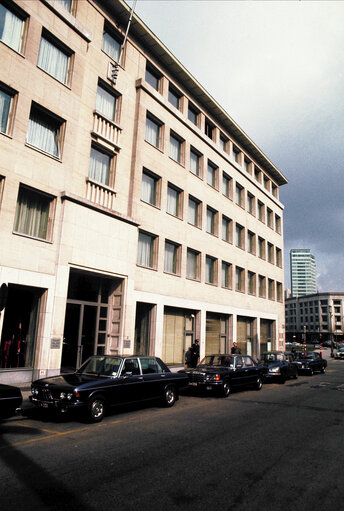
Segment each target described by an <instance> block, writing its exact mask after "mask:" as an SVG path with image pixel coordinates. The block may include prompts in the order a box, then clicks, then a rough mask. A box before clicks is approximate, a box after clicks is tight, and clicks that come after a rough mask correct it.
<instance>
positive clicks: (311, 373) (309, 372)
mask: <svg viewBox="0 0 344 511" xmlns="http://www.w3.org/2000/svg"><path fill="white" fill-rule="evenodd" d="M308 374H309V376H313V374H314V371H313V369H312V368H309V369H308Z"/></svg>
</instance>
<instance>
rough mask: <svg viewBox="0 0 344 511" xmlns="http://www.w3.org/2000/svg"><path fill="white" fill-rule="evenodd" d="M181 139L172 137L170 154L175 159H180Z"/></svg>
mask: <svg viewBox="0 0 344 511" xmlns="http://www.w3.org/2000/svg"><path fill="white" fill-rule="evenodd" d="M180 146H181V144H180V141H179V140H177V139H176V138H174V137H172V136H171V137H170V156H171V158H172V159H173V160H176V161H180Z"/></svg>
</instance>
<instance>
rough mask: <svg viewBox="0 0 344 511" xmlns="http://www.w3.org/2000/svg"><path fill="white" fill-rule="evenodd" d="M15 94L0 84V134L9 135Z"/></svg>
mask: <svg viewBox="0 0 344 511" xmlns="http://www.w3.org/2000/svg"><path fill="white" fill-rule="evenodd" d="M15 95H16V92H15V91H13V90H12V89H10V88H9V87H7V86H6V85H5V84H3V83H0V132H1V133H6V134H10V133H11V131H12V124H13V123H12V119H13V111H14V98H15Z"/></svg>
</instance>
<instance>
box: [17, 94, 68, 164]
mask: <svg viewBox="0 0 344 511" xmlns="http://www.w3.org/2000/svg"><path fill="white" fill-rule="evenodd" d="M64 122H65V121H64V120H62V119H60V118H58V117H57V116H55V115H54V114H52V113H51V112H48V110H46V109H44V108H42V107H39V106H38V105H36V104H32V106H31V112H30V119H29V124H28V130H27V135H26V142H27V143H28V144H29V145H31V146H33V147H36V148H37V149H40V150H41V151H43V152H45V153H47V154H50V155H52V156H55V157H56V158H60V157H61V150H62V125H63V123H64Z"/></svg>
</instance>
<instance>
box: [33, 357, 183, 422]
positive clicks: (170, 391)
mask: <svg viewBox="0 0 344 511" xmlns="http://www.w3.org/2000/svg"><path fill="white" fill-rule="evenodd" d="M187 383H188V379H187V377H186V375H182V374H178V373H172V372H171V371H170V369H169V368H168V367H167V366H166V365H165V364H164V362H163V361H162V360H160V359H159V358H157V357H141V356H140V357H139V356H130V357H124V356H122V357H121V356H111V355H103V356H93V357H90V358H89V359H88V360H87V361H86V362H85V363H84V364H83V365H82V366H81V367H80V369H79V370H78V371H76V372H75V373H72V374H61V375H60V376H54V377H51V378H44V379H42V380H37V381H34V382H33V383H32V386H31V393H32V396H30V399H31V402H32V403H33V404H34V405H36V406H37V407H40V408H42V409H53V410H57V411H59V412H67V411H68V410H73V409H80V410H82V411H85V412H86V413H87V416H88V418H89V420H90V421H91V422H99V421H101V420H102V419H103V417H104V414H105V412H106V409H107V408H108V407H110V406H113V405H119V404H125V403H132V402H137V401H147V400H156V399H159V400H161V401H162V403H163V404H164V405H165V406H168V407H170V406H173V405H174V403H175V401H176V400H177V399H178V393H179V389H180V388H181V387H185V386H186V385H187Z"/></svg>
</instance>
